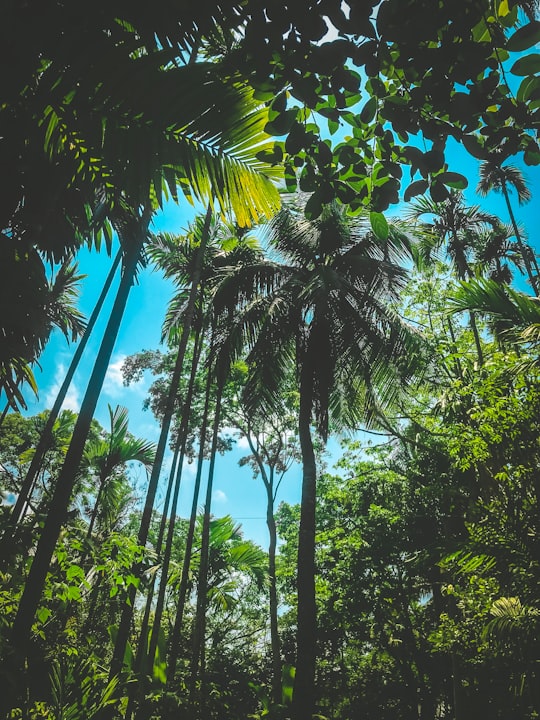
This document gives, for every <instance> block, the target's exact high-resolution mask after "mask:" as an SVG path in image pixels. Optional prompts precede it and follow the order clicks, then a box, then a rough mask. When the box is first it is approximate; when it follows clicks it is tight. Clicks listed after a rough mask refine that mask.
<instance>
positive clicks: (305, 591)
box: [292, 363, 317, 720]
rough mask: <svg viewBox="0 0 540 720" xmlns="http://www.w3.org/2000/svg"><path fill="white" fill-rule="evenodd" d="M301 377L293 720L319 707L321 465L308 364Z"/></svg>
mask: <svg viewBox="0 0 540 720" xmlns="http://www.w3.org/2000/svg"><path fill="white" fill-rule="evenodd" d="M301 374H302V376H301V381H300V411H299V417H298V434H299V439H300V448H301V451H302V473H303V474H302V501H301V507H300V528H299V534H298V563H297V568H298V570H297V572H298V576H297V589H298V619H297V641H296V642H297V649H296V676H295V679H294V692H293V702H292V717H293V720H312V716H313V713H314V711H315V661H316V643H317V608H316V603H315V507H316V495H317V467H316V462H315V452H314V450H313V441H312V438H311V429H310V424H311V411H312V404H313V387H312V378H311V376H310V375H309V372H308V371H306V369H305V363H304V367H303V368H302V373H301Z"/></svg>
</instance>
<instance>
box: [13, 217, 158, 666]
mask: <svg viewBox="0 0 540 720" xmlns="http://www.w3.org/2000/svg"><path fill="white" fill-rule="evenodd" d="M150 218H151V213H150V211H145V214H144V217H143V219H142V222H141V227H140V229H139V233H138V237H137V238H134V240H133V243H132V244H131V247H130V248H129V249H128V250H126V253H125V261H124V268H123V275H122V279H121V281H120V285H119V288H118V292H117V295H116V298H115V301H114V305H113V308H112V311H111V315H110V318H109V321H108V323H107V328H106V330H105V333H104V336H103V341H102V343H101V347H100V349H99V352H98V355H97V357H96V361H95V365H94V369H93V371H92V375H91V376H90V380H89V382H88V387H87V390H86V393H85V396H84V399H83V401H82V404H81V409H80V411H79V415H78V418H77V422H76V424H75V428H74V430H73V435H72V438H71V443H70V445H69V448H68V451H67V454H66V458H65V461H64V464H63V466H62V469H61V471H60V474H59V476H58V479H57V481H56V486H55V490H54V494H53V498H52V502H51V508H50V511H49V514H48V516H47V519H46V521H45V525H44V527H43V531H42V533H41V537H40V539H39V542H38V545H37V549H36V554H35V556H34V559H33V562H32V566H31V568H30V572H29V575H28V579H27V581H26V584H25V587H24V591H23V594H22V597H21V600H20V603H19V608H18V611H17V615H16V617H15V621H14V623H13V628H12V632H11V638H10V641H11V647H12V649H13V653H14V655H16V656H17V657H18V660H19V663H20V662H22V661H23V659H24V657H25V655H26V653H27V651H28V645H29V641H30V633H31V628H32V623H33V621H34V616H35V613H36V610H37V607H38V605H39V601H40V598H41V595H42V592H43V587H44V585H45V579H46V576H47V572H48V569H49V565H50V562H51V558H52V555H53V552H54V548H55V546H56V542H57V540H58V536H59V534H60V530H61V528H62V525H63V523H64V522H65V519H66V514H67V510H68V507H69V501H70V499H71V493H72V491H73V486H74V483H75V478H76V476H77V472H78V469H79V465H80V462H81V458H82V455H83V451H84V445H85V442H86V439H87V437H88V432H89V430H90V425H91V422H92V418H93V416H94V411H95V408H96V405H97V401H98V398H99V394H100V392H101V388H102V386H103V381H104V379H105V374H106V372H107V368H108V366H109V361H110V359H111V355H112V351H113V348H114V345H115V341H116V337H117V335H118V330H119V328H120V323H121V321H122V317H123V314H124V310H125V307H126V303H127V299H128V296H129V291H130V289H131V286H132V284H133V280H134V277H135V272H136V268H137V264H138V263H139V260H140V257H141V251H142V248H143V245H144V241H145V239H146V234H147V229H148V225H149V222H150Z"/></svg>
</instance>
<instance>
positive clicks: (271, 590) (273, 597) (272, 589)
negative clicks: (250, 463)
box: [245, 422, 283, 705]
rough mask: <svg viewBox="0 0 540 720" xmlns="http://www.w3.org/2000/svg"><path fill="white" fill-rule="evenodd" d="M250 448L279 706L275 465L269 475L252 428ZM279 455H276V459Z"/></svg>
mask: <svg viewBox="0 0 540 720" xmlns="http://www.w3.org/2000/svg"><path fill="white" fill-rule="evenodd" d="M245 436H246V438H247V441H248V444H249V448H250V450H251V452H252V454H253V457H254V458H255V462H256V463H257V467H258V468H259V472H260V474H261V478H262V481H263V484H264V488H265V490H266V526H267V527H268V582H269V587H268V605H269V607H268V610H269V613H270V646H271V649H272V699H273V701H274V702H275V703H276V705H279V704H280V703H281V701H282V699H283V698H282V695H283V688H282V682H281V674H282V667H281V642H280V638H279V628H278V599H277V584H276V547H277V530H276V519H275V517H274V500H275V497H274V472H275V464H273V465H271V464H269V473H267V472H266V467H265V465H264V462H263V460H262V457H261V453H260V452H259V450H258V448H257V447H255V443H254V442H253V440H252V438H251V428H250V425H249V422H248V427H247V429H246V431H245ZM277 456H278V453H276V457H277Z"/></svg>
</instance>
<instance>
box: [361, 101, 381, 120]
mask: <svg viewBox="0 0 540 720" xmlns="http://www.w3.org/2000/svg"><path fill="white" fill-rule="evenodd" d="M376 112H377V98H375V97H372V98H369V100H368V101H367V103H366V104H365V105H364V107H363V108H362V111H361V113H360V120H361V121H362V122H363V123H364V124H365V125H367V124H368V123H370V122H371V121H372V120H373V118H374V117H375V113H376Z"/></svg>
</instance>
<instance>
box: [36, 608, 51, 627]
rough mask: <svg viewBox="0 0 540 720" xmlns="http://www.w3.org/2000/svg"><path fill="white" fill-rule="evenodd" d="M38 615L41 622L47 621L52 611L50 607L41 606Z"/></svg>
mask: <svg viewBox="0 0 540 720" xmlns="http://www.w3.org/2000/svg"><path fill="white" fill-rule="evenodd" d="M36 616H37V619H38V620H39V622H40V623H46V622H47V620H48V619H49V618H50V616H51V611H50V610H49V608H45V607H41V608H39V609H38V611H37V613H36Z"/></svg>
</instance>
